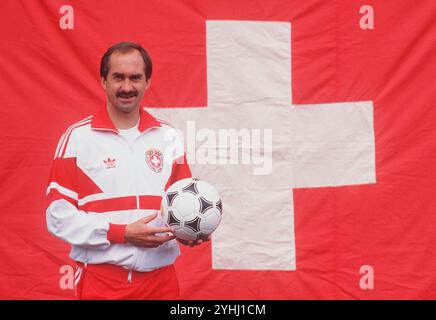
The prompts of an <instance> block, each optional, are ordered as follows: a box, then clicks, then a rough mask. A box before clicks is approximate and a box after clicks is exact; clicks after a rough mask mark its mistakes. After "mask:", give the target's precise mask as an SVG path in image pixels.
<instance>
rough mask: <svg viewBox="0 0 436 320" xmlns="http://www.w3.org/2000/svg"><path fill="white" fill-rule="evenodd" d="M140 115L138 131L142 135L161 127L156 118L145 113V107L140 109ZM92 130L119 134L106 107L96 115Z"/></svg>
mask: <svg viewBox="0 0 436 320" xmlns="http://www.w3.org/2000/svg"><path fill="white" fill-rule="evenodd" d="M139 113H140V114H139V116H140V118H139V125H138V130H139V131H140V132H141V133H142V132H144V131H146V130H147V129H150V128H152V127H160V126H161V125H160V123H159V121H157V120H156V118H155V117H153V116H152V115H151V114H149V113H148V112H147V111H145V108H144V107H140V109H139ZM91 128H92V129H94V130H107V131H113V132H116V133H119V131H118V129H117V128H116V127H115V125H114V123H113V122H112V120H111V118H110V117H109V113H108V112H107V109H106V107H104V108H101V109H100V110H99V111H98V112H97V113H95V114H94V116H93V117H92V120H91Z"/></svg>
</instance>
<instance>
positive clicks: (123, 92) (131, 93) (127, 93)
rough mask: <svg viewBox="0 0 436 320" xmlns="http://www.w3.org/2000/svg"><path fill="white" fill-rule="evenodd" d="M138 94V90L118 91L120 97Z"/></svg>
mask: <svg viewBox="0 0 436 320" xmlns="http://www.w3.org/2000/svg"><path fill="white" fill-rule="evenodd" d="M137 95H138V92H137V91H120V92H117V97H118V98H131V97H136V96H137Z"/></svg>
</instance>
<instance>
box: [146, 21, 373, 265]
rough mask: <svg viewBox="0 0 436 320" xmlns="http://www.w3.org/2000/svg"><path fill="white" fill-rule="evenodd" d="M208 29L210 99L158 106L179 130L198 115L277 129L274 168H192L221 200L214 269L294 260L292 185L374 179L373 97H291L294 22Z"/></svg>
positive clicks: (217, 123) (207, 124)
mask: <svg viewBox="0 0 436 320" xmlns="http://www.w3.org/2000/svg"><path fill="white" fill-rule="evenodd" d="M206 35H207V86H208V106H207V108H180V109H168V108H162V109H160V108H158V109H154V110H153V111H152V113H153V114H156V115H158V116H160V117H162V118H163V119H168V121H170V122H172V124H173V125H175V127H177V128H179V129H182V130H183V129H185V130H186V126H187V121H192V120H194V121H195V125H196V128H197V129H201V128H212V129H216V130H218V129H220V128H235V129H239V128H247V129H252V128H256V129H272V133H273V137H272V171H271V173H270V174H268V175H253V170H252V169H253V168H252V166H249V165H244V164H236V165H235V164H227V165H220V164H208V165H201V164H195V163H194V164H191V168H192V171H193V174H194V176H196V177H198V178H200V179H204V180H206V181H208V182H210V183H212V184H213V185H215V186H216V187H217V189H218V191H219V192H220V195H221V198H222V201H223V211H224V213H223V220H222V223H221V225H220V227H219V228H218V229H217V230H216V231H215V233H214V234H213V241H212V266H213V268H214V269H252V270H295V269H296V259H295V237H294V207H293V193H292V188H307V187H323V186H344V185H354V184H366V183H375V145H374V129H373V110H372V109H373V106H372V102H371V101H367V102H343V103H331V104H318V105H315V104H312V105H300V106H296V105H293V104H292V97H291V73H290V72H291V43H290V39H291V24H290V23H285V22H260V21H257V22H254V21H207V22H206ZM197 147H198V146H197ZM192 151H193V150H191V152H189V148H188V155H187V156H188V161H189V160H190V159H192V158H195V154H193V152H195V151H193V152H192ZM253 151H254V150H253V148H251V149H248V150H242V152H253ZM298 240H299V241H304V239H301V238H299V239H298Z"/></svg>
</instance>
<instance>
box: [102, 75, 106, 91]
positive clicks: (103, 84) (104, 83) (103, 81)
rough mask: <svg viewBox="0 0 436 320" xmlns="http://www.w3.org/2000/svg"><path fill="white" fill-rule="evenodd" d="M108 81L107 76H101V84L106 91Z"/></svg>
mask: <svg viewBox="0 0 436 320" xmlns="http://www.w3.org/2000/svg"><path fill="white" fill-rule="evenodd" d="M106 81H107V80H106V79H105V78H100V84H101V86H102V87H103V89H104V90H105V91H106Z"/></svg>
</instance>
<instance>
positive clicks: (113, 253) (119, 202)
mask: <svg viewBox="0 0 436 320" xmlns="http://www.w3.org/2000/svg"><path fill="white" fill-rule="evenodd" d="M138 129H139V131H140V132H141V135H140V136H139V137H137V138H136V139H135V140H134V141H133V143H132V144H129V143H128V142H127V140H126V139H125V138H124V137H123V136H121V135H120V134H119V132H118V130H117V128H116V127H115V126H114V125H113V123H112V121H111V119H110V118H109V115H108V113H107V111H106V108H102V110H101V111H100V112H99V113H97V114H95V115H93V116H90V117H88V118H85V119H84V120H82V121H79V122H77V123H75V124H73V125H72V126H71V127H69V128H68V130H67V131H66V132H65V134H64V135H63V136H62V138H61V139H60V141H59V144H58V147H57V150H56V155H55V159H54V162H53V167H52V171H51V176H50V181H49V186H48V189H47V195H48V202H49V203H48V207H47V211H46V215H47V226H48V230H49V231H50V233H52V234H53V235H55V236H56V237H59V238H61V239H63V240H65V241H67V242H68V243H70V244H71V245H72V250H71V253H70V257H71V258H72V259H74V260H76V261H80V262H83V263H89V264H99V263H110V264H116V265H120V266H123V267H125V268H127V269H129V270H136V271H150V270H153V269H156V268H160V267H163V266H166V265H170V264H172V263H173V262H174V261H175V259H176V258H177V256H178V255H179V253H180V250H179V246H178V244H177V241H176V240H172V241H169V242H166V243H165V244H163V245H161V246H159V247H157V248H141V247H136V246H133V245H131V244H128V243H125V240H124V231H125V227H126V225H127V224H129V223H132V222H134V221H136V220H138V219H140V218H144V217H146V216H149V215H150V214H153V213H155V212H156V210H159V209H160V203H161V199H162V196H163V194H164V192H165V190H166V189H167V188H168V187H169V186H170V185H171V184H173V183H174V182H176V181H177V180H180V179H183V178H188V177H191V172H190V169H189V166H188V164H187V162H186V156H185V154H184V151H183V150H184V148H183V143H182V142H181V139H180V136H179V135H177V132H176V130H175V129H174V128H173V127H171V126H170V125H168V124H167V123H165V122H164V121H161V120H158V119H156V118H154V117H153V116H151V115H150V114H149V113H147V112H146V111H145V110H144V109H142V108H141V117H140V122H139V126H138ZM151 224H152V225H154V226H163V225H164V224H163V221H162V218H161V216H160V215H158V217H157V218H156V219H154V220H153V221H152V222H151Z"/></svg>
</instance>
